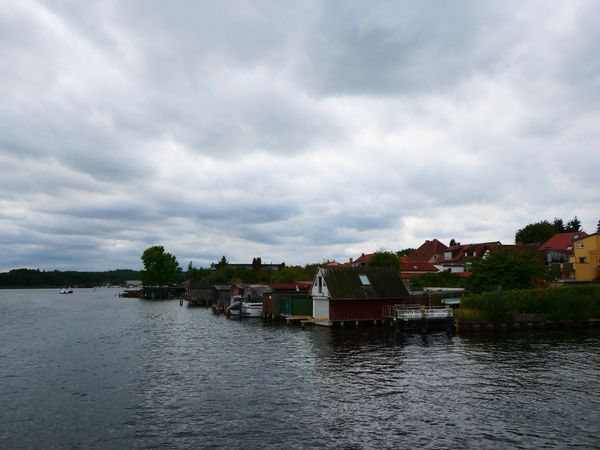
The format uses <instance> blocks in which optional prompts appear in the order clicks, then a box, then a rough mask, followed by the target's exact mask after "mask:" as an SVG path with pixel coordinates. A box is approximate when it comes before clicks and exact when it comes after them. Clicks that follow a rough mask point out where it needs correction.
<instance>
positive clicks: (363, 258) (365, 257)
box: [351, 253, 374, 267]
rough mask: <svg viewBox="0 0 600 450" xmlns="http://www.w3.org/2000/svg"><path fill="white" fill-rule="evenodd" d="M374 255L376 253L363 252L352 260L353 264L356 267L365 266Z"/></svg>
mask: <svg viewBox="0 0 600 450" xmlns="http://www.w3.org/2000/svg"><path fill="white" fill-rule="evenodd" d="M373 255H374V253H368V254H364V253H363V254H362V255H360V256H359V257H358V258H356V259H355V260H354V261H352V263H351V264H352V266H354V267H356V266H365V265H366V264H367V263H368V262H369V259H371V257H372V256H373Z"/></svg>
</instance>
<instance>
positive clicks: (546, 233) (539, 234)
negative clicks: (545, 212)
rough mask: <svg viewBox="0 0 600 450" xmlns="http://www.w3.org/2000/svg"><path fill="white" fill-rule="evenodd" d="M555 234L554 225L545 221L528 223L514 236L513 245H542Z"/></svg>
mask: <svg viewBox="0 0 600 450" xmlns="http://www.w3.org/2000/svg"><path fill="white" fill-rule="evenodd" d="M556 233H557V231H556V228H555V227H554V224H551V223H550V222H548V221H547V220H542V221H541V222H536V223H530V224H529V225H527V226H526V227H524V228H521V229H519V231H517V233H516V234H515V243H518V242H521V243H523V244H532V243H535V242H537V243H540V244H541V243H543V242H546V241H547V240H548V239H550V238H551V237H552V236H554V235H555V234H556Z"/></svg>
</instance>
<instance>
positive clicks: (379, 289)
mask: <svg viewBox="0 0 600 450" xmlns="http://www.w3.org/2000/svg"><path fill="white" fill-rule="evenodd" d="M320 273H322V274H323V278H324V279H325V284H326V286H327V289H328V290H329V294H330V296H331V298H332V299H333V300H336V299H337V300H342V299H363V300H364V299H383V298H408V297H410V294H409V293H408V290H407V289H406V286H404V283H403V282H402V280H401V279H400V276H399V274H398V272H396V270H395V269H392V268H390V267H339V268H321V269H320ZM317 275H318V273H317ZM359 275H362V276H365V275H366V277H367V278H366V279H367V280H368V284H364V283H363V282H362V281H361V277H360V276H359Z"/></svg>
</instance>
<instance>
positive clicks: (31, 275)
mask: <svg viewBox="0 0 600 450" xmlns="http://www.w3.org/2000/svg"><path fill="white" fill-rule="evenodd" d="M139 279H140V271H137V270H129V269H117V270H109V271H105V272H77V271H74V270H69V271H60V270H52V271H43V270H39V269H26V268H22V269H13V270H10V271H8V272H2V273H0V287H4V288H6V287H34V288H43V287H60V286H80V287H95V286H105V285H111V286H119V285H121V284H123V283H125V282H126V281H129V280H139Z"/></svg>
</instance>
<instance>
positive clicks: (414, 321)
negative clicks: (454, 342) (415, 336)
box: [384, 305, 455, 334]
mask: <svg viewBox="0 0 600 450" xmlns="http://www.w3.org/2000/svg"><path fill="white" fill-rule="evenodd" d="M384 317H385V320H386V322H387V323H388V324H389V325H390V326H394V327H395V329H396V333H397V334H404V333H407V332H415V331H418V332H421V333H427V332H429V331H440V330H441V331H446V332H447V333H453V332H454V331H455V327H454V310H453V309H452V308H450V307H445V306H429V307H427V306H422V305H394V306H391V307H388V308H386V310H385V311H384Z"/></svg>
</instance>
